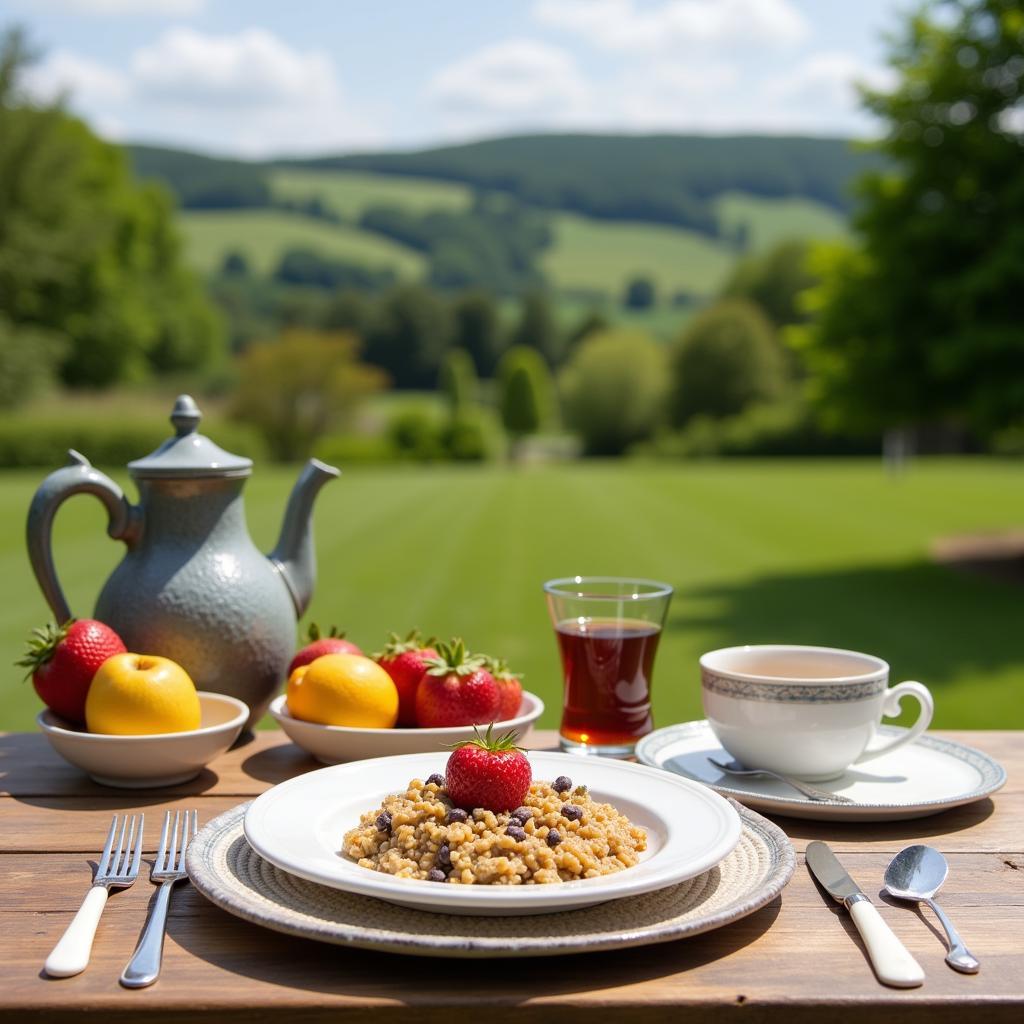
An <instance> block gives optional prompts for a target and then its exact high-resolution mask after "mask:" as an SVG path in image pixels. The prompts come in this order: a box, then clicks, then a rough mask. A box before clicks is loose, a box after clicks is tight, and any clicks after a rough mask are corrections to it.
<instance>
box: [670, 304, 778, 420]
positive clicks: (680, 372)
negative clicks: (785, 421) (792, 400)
mask: <svg viewBox="0 0 1024 1024" xmlns="http://www.w3.org/2000/svg"><path fill="white" fill-rule="evenodd" d="M671 378H672V392H671V395H670V397H669V421H670V422H671V423H672V424H673V426H677V427H681V426H684V425H685V424H686V423H687V421H688V420H690V419H692V418H693V417H694V416H697V415H700V414H703V415H706V416H711V417H724V416H732V415H734V414H735V413H738V412H742V411H743V409H745V408H746V407H747V406H748V405H751V404H752V403H754V402H759V401H770V400H771V399H773V398H777V397H778V396H779V394H780V393H781V392H782V390H783V384H784V379H785V378H784V372H783V360H782V354H781V352H780V350H779V346H778V344H777V342H776V340H775V335H774V332H773V331H772V326H771V324H770V323H769V322H768V320H767V319H766V318H765V315H764V314H763V313H762V312H761V310H760V309H759V308H758V307H757V306H755V305H754V304H753V303H751V302H747V301H746V300H745V299H725V300H723V301H722V302H719V303H717V304H715V305H714V306H711V307H709V308H708V309H706V310H704V312H702V313H701V314H700V315H699V316H697V317H696V319H694V321H693V322H692V323H691V325H690V326H689V327H688V328H687V330H686V331H685V332H684V333H683V336H682V337H681V338H680V339H679V342H678V343H677V345H676V346H675V350H674V352H673V353H672V362H671Z"/></svg>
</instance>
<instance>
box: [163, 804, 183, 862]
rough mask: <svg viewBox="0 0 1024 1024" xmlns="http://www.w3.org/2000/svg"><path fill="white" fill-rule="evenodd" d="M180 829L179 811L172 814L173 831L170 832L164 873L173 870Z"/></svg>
mask: <svg viewBox="0 0 1024 1024" xmlns="http://www.w3.org/2000/svg"><path fill="white" fill-rule="evenodd" d="M180 827H181V811H175V812H174V829H173V831H172V832H171V849H170V852H169V853H168V854H167V864H166V866H165V868H164V870H165V871H173V870H175V857H176V856H177V853H178V829H179V828H180Z"/></svg>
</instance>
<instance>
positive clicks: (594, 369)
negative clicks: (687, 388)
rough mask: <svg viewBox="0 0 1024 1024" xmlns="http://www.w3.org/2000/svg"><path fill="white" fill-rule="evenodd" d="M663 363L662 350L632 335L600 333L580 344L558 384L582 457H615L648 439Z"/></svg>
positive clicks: (660, 400) (662, 388)
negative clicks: (578, 437) (578, 435)
mask: <svg viewBox="0 0 1024 1024" xmlns="http://www.w3.org/2000/svg"><path fill="white" fill-rule="evenodd" d="M666 361H667V360H666V354H665V349H664V347H663V346H661V345H659V344H658V343H657V342H656V341H653V340H652V339H651V338H649V337H648V336H647V335H646V334H641V333H640V332H638V331H631V330H610V331H603V332H601V333H599V334H594V335H591V336H590V337H589V338H587V339H586V341H584V342H582V343H581V344H580V346H579V348H578V349H576V351H575V352H574V353H573V355H572V357H571V358H570V360H569V362H568V363H567V364H566V366H565V369H564V370H563V371H562V375H561V377H560V378H559V384H560V390H561V394H562V406H563V409H564V412H565V419H566V422H567V423H568V424H569V426H571V427H572V428H573V429H575V430H576V431H578V432H579V434H580V435H581V436H582V438H583V450H584V452H585V453H586V454H587V455H620V454H621V453H622V452H624V451H625V450H626V449H627V448H628V447H629V446H630V445H631V444H635V443H636V442H637V441H642V440H644V439H645V438H647V437H649V436H650V435H651V433H652V432H653V431H654V428H655V427H656V426H657V424H658V422H659V421H660V420H661V417H662V415H663V409H664V399H665V394H666V390H667V385H666V373H665V370H666Z"/></svg>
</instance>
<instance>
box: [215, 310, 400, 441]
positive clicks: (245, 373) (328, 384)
mask: <svg viewBox="0 0 1024 1024" xmlns="http://www.w3.org/2000/svg"><path fill="white" fill-rule="evenodd" d="M357 351H358V349H357V344H356V340H355V339H354V338H352V337H350V336H347V335H343V334H335V335H331V334H322V333H320V332H317V331H309V330H289V331H285V333H284V334H283V335H282V336H281V337H280V339H278V340H275V341H268V342H262V343H258V344H255V345H251V346H250V347H249V348H248V349H247V351H246V352H245V354H244V355H243V356H242V357H241V358H240V359H239V364H238V387H237V389H236V391H235V395H234V400H233V403H232V409H231V411H232V414H233V416H234V417H235V418H236V419H239V420H242V421H244V422H246V423H250V424H252V425H253V426H254V427H255V428H256V429H257V430H258V431H259V432H260V434H261V435H262V436H263V439H264V441H265V442H266V444H267V448H268V449H269V451H270V453H271V455H273V456H274V458H277V459H281V460H293V459H302V458H306V457H307V456H308V455H309V453H310V451H311V450H312V448H313V445H314V444H315V442H316V441H317V440H318V439H319V438H320V437H322V436H323V435H324V434H325V433H327V431H328V430H330V429H332V428H334V427H337V426H339V425H341V424H343V423H345V422H346V421H347V420H348V419H349V418H351V416H352V414H353V412H354V410H355V409H356V407H357V406H358V404H359V402H360V401H361V400H362V399H363V398H365V397H366V395H368V394H371V393H372V392H374V391H377V390H379V389H380V388H382V387H383V386H384V385H385V383H386V377H385V376H384V374H382V373H381V372H380V371H379V370H377V369H374V368H373V367H369V366H364V365H363V364H362V363H360V362H359V361H358V358H357Z"/></svg>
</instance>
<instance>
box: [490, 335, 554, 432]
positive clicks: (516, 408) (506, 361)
mask: <svg viewBox="0 0 1024 1024" xmlns="http://www.w3.org/2000/svg"><path fill="white" fill-rule="evenodd" d="M553 393H554V389H553V387H552V383H551V374H550V373H549V372H548V368H547V365H546V364H545V362H544V360H543V358H542V357H541V355H540V353H539V352H538V351H537V350H536V349H534V348H527V347H526V346H524V345H516V346H513V347H512V348H510V349H509V350H508V351H507V352H506V353H505V355H504V356H502V359H501V362H500V363H499V364H498V404H499V408H500V411H501V422H502V425H503V426H504V428H505V430H506V431H508V433H509V434H510V435H511V437H512V438H513V439H514V440H516V441H519V440H522V438H524V437H526V436H527V435H528V434H535V433H536V432H537V431H538V430H540V429H541V427H543V426H544V425H545V424H546V423H547V422H548V421H549V420H550V418H551V413H552V408H553Z"/></svg>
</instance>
